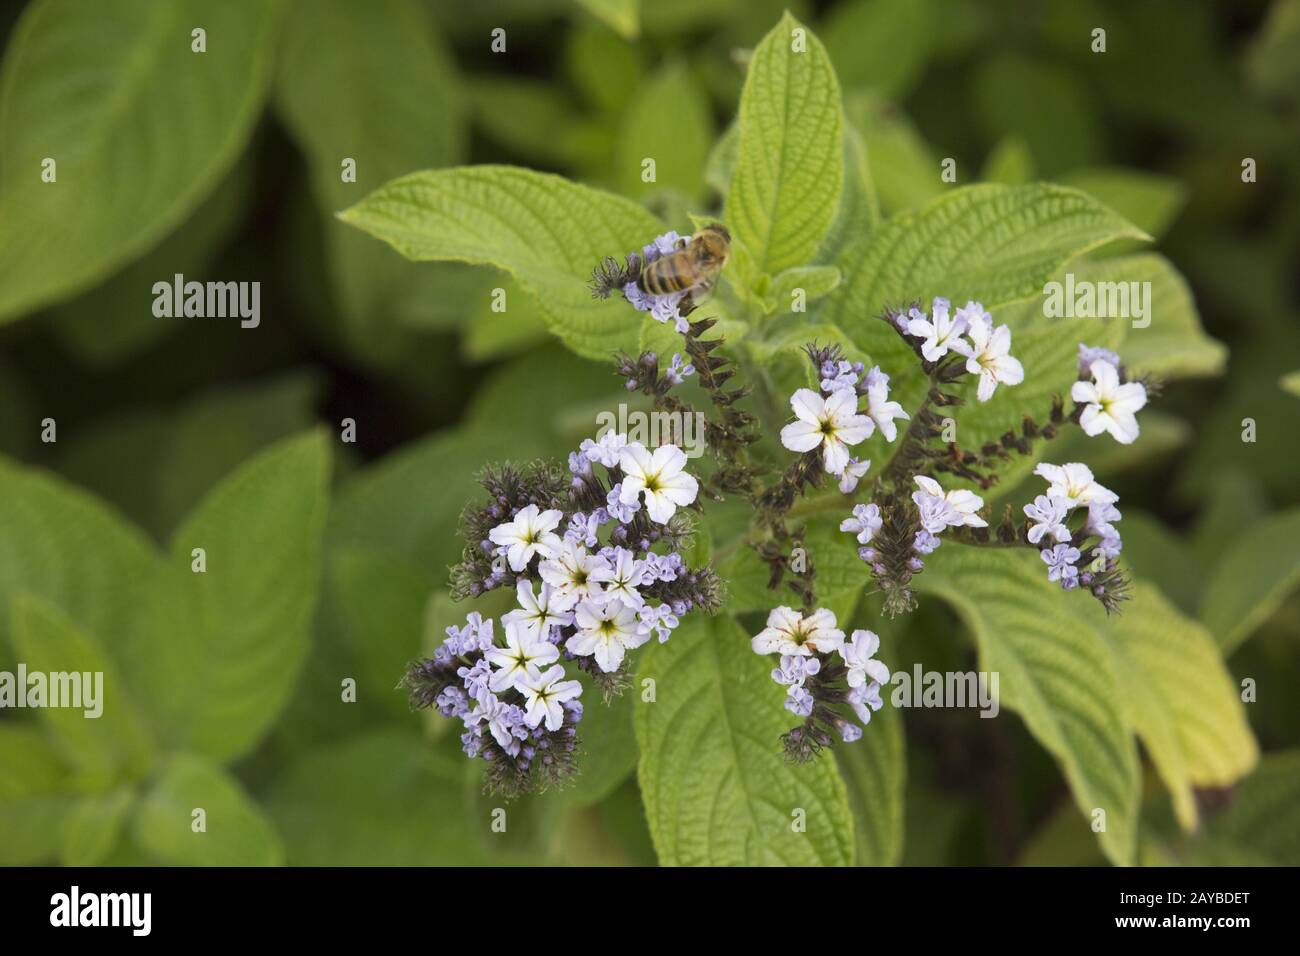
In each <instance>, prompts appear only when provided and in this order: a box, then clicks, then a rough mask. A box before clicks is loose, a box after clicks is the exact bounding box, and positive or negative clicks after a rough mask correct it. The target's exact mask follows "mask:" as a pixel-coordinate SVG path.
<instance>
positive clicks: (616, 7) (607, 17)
mask: <svg viewBox="0 0 1300 956" xmlns="http://www.w3.org/2000/svg"><path fill="white" fill-rule="evenodd" d="M578 3H579V4H580V5H581V6H583V7H585V8H586V9H587V10H588V11H589V12H590V13H591V14H592V15H594V16H595V17H597V18H598V19H600V20H602V21H603V22H604V23H606V24H607V25H608V26H610V27H611V28H613V29H614V30H617V31H618V32H619V33H620V34H621V35H623V36H625V37H627V38H628V39H633V38H635V37H636V35H637V34H638V33H640V32H641V0H578Z"/></svg>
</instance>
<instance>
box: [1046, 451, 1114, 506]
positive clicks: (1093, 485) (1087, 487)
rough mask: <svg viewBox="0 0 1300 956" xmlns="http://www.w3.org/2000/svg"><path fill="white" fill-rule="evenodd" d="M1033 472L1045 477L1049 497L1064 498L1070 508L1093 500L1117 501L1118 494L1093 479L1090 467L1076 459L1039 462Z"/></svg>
mask: <svg viewBox="0 0 1300 956" xmlns="http://www.w3.org/2000/svg"><path fill="white" fill-rule="evenodd" d="M1034 474H1035V475H1039V476H1041V477H1043V478H1046V479H1047V483H1048V487H1047V494H1048V496H1049V497H1051V496H1055V497H1057V498H1065V499H1067V500H1068V501H1069V504H1070V507H1071V508H1073V507H1075V506H1076V505H1088V504H1092V503H1093V502H1094V501H1105V502H1109V503H1112V504H1113V503H1114V502H1116V501H1119V495H1117V494H1115V492H1113V491H1111V490H1110V489H1109V488H1103V487H1102V486H1101V485H1099V484H1097V482H1096V481H1094V480H1093V477H1092V469H1091V468H1089V467H1088V466H1087V465H1084V464H1081V463H1079V462H1077V461H1072V462H1070V463H1068V464H1065V465H1049V464H1047V463H1046V462H1040V463H1039V465H1038V467H1036V468H1035V469H1034Z"/></svg>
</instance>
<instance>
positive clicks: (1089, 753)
mask: <svg viewBox="0 0 1300 956" xmlns="http://www.w3.org/2000/svg"><path fill="white" fill-rule="evenodd" d="M1042 568H1043V565H1042V562H1041V561H1040V560H1039V558H1038V555H1036V554H1033V553H1032V552H1020V551H990V550H980V549H977V548H972V547H965V546H962V545H958V544H951V543H950V544H946V545H944V546H943V548H941V549H940V550H939V551H937V552H935V554H934V555H932V556H931V557H930V558H928V559H927V560H926V569H925V571H924V572H923V573H922V574H920V575H918V576H917V577H916V578H915V583H916V586H917V588H918V590H920V591H922V592H924V593H929V594H934V595H936V596H938V597H941V598H943V599H944V600H945V601H947V602H948V603H949V604H951V605H952V606H953V608H954V609H955V610H956V611H957V613H958V614H959V615H960V616H961V618H962V620H963V621H965V623H966V624H967V626H968V627H969V628H970V630H971V633H972V634H973V636H974V638H975V642H976V645H977V646H978V648H979V662H980V670H982V671H987V672H990V673H992V672H996V673H997V674H998V675H999V688H998V691H999V694H1000V699H1001V703H1002V705H1003V706H1004V707H1006V708H1008V709H1010V710H1013V711H1015V712H1016V713H1018V714H1019V715H1020V716H1021V717H1022V718H1023V719H1024V721H1025V724H1026V726H1027V727H1028V728H1029V732H1030V733H1032V734H1033V735H1034V737H1036V738H1037V739H1038V741H1039V742H1040V743H1041V744H1042V745H1043V746H1044V747H1045V748H1047V750H1048V752H1050V753H1051V754H1052V756H1053V757H1055V758H1056V760H1057V762H1058V763H1059V764H1060V766H1061V772H1062V773H1063V774H1064V776H1065V779H1066V780H1067V781H1068V783H1069V785H1070V790H1071V791H1072V793H1073V795H1074V801H1075V803H1076V804H1077V805H1078V807H1079V809H1080V810H1081V811H1082V812H1083V814H1084V816H1085V817H1088V818H1089V819H1092V815H1093V811H1094V810H1096V809H1101V810H1104V811H1105V812H1106V829H1105V831H1104V832H1102V833H1099V834H1098V839H1099V841H1100V842H1101V846H1102V849H1103V850H1104V851H1105V852H1106V855H1107V857H1108V858H1109V859H1110V860H1111V861H1112V862H1114V863H1117V864H1129V863H1132V862H1133V860H1134V855H1135V852H1136V839H1137V814H1138V783H1139V779H1138V759H1137V748H1136V747H1135V746H1134V743H1133V738H1132V735H1131V734H1130V730H1129V724H1128V720H1127V717H1126V714H1125V711H1124V704H1123V702H1122V700H1121V693H1122V691H1123V689H1124V685H1123V684H1122V683H1121V680H1120V675H1118V674H1117V673H1116V666H1115V663H1114V660H1113V657H1112V653H1111V650H1110V648H1109V646H1108V644H1107V642H1106V640H1105V638H1104V637H1103V635H1102V634H1101V633H1100V632H1099V630H1098V628H1097V626H1096V624H1095V621H1094V620H1092V618H1091V617H1089V616H1088V615H1086V613H1083V606H1082V602H1090V601H1092V598H1091V597H1090V596H1088V595H1087V594H1083V593H1067V592H1064V591H1061V590H1060V589H1059V588H1054V587H1053V586H1051V585H1049V584H1048V583H1047V580H1046V574H1045V573H1044V572H1043V570H1042ZM1066 602H1069V604H1067V603H1066ZM1076 606H1077V607H1076ZM1097 608H1098V609H1099V608H1100V605H1097ZM1088 610H1094V609H1093V608H1088Z"/></svg>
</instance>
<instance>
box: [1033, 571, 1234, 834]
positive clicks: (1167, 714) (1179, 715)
mask: <svg viewBox="0 0 1300 956" xmlns="http://www.w3.org/2000/svg"><path fill="white" fill-rule="evenodd" d="M1026 563H1027V562H1026ZM1073 596H1074V595H1066V597H1073ZM1080 596H1082V595H1080ZM1088 610H1089V611H1094V609H1093V608H1088ZM1091 616H1093V617H1098V615H1096V614H1095V612H1094V613H1093V614H1092V615H1091ZM1097 630H1098V631H1099V632H1100V633H1101V634H1103V635H1104V636H1105V638H1106V640H1107V643H1109V645H1110V648H1111V651H1112V652H1113V654H1114V655H1115V672H1116V674H1118V675H1119V679H1120V686H1121V689H1122V690H1121V702H1122V705H1123V707H1124V708H1125V710H1126V711H1127V712H1128V714H1129V719H1130V721H1131V723H1132V725H1133V728H1134V729H1135V730H1136V731H1137V733H1138V736H1139V737H1141V738H1142V742H1143V744H1145V745H1146V748H1147V751H1148V753H1150V755H1151V760H1152V762H1153V763H1154V764H1155V765H1156V769H1157V770H1159V772H1160V776H1161V777H1162V778H1163V779H1164V781H1165V784H1166V785H1167V786H1168V787H1169V790H1170V793H1171V795H1172V796H1173V800H1174V811H1175V813H1176V814H1177V816H1178V820H1179V822H1180V823H1181V824H1182V825H1183V827H1184V828H1185V829H1188V830H1191V829H1193V828H1195V826H1196V823H1197V814H1196V800H1195V798H1194V796H1193V793H1192V788H1193V787H1199V788H1203V789H1204V788H1220V787H1227V786H1229V785H1231V784H1233V783H1235V782H1236V781H1237V780H1239V779H1240V778H1242V777H1244V776H1245V775H1246V774H1247V773H1249V772H1250V771H1251V770H1252V769H1253V768H1254V766H1255V761H1256V759H1257V758H1258V756H1259V751H1258V748H1257V747H1256V745H1255V738H1254V736H1253V735H1252V734H1251V732H1250V728H1249V726H1248V725H1247V723H1246V714H1245V710H1244V709H1243V708H1242V705H1241V698H1240V697H1239V692H1238V690H1237V688H1236V686H1235V684H1234V682H1233V679H1232V676H1231V675H1230V674H1229V673H1228V670H1227V668H1225V667H1224V665H1223V659H1222V658H1221V657H1220V656H1219V652H1218V649H1217V648H1216V647H1215V646H1214V640H1213V638H1212V637H1211V636H1210V634H1209V632H1207V631H1206V630H1205V629H1204V628H1201V627H1198V626H1197V625H1196V624H1195V622H1193V621H1192V620H1191V619H1189V618H1187V617H1185V616H1184V615H1183V614H1182V613H1180V612H1179V611H1178V609H1177V608H1175V607H1173V606H1172V605H1171V604H1169V603H1168V602H1167V601H1166V600H1165V598H1164V596H1163V595H1162V594H1161V593H1160V592H1159V591H1158V590H1156V589H1155V588H1154V587H1151V586H1149V585H1140V584H1139V585H1136V586H1135V587H1134V589H1133V599H1132V600H1131V601H1128V602H1127V603H1126V604H1125V605H1124V609H1123V613H1122V614H1120V615H1119V617H1118V618H1111V619H1109V620H1106V621H1101V620H1099V621H1098V624H1097Z"/></svg>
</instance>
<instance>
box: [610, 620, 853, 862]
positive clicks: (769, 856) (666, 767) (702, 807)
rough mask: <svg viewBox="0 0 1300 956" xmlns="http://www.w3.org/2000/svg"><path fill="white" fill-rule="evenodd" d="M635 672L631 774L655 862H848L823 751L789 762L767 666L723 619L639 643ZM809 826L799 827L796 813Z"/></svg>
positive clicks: (839, 800)
mask: <svg viewBox="0 0 1300 956" xmlns="http://www.w3.org/2000/svg"><path fill="white" fill-rule="evenodd" d="M643 654H644V656H643V657H642V659H641V664H640V667H639V670H638V675H637V676H638V679H639V680H641V681H643V680H645V679H646V678H653V679H654V680H655V686H656V694H657V700H656V701H655V702H653V703H638V704H637V711H636V735H637V740H638V742H639V743H640V746H641V762H640V765H639V770H638V779H639V781H640V784H641V793H642V797H643V798H644V800H645V808H646V817H647V819H648V820H649V823H650V833H651V835H652V837H653V838H654V845H655V850H656V852H657V853H658V856H659V862H660V863H662V864H666V865H676V866H680V865H687V866H690V865H706V866H726V865H751V866H753V865H770V864H790V865H804V866H812V865H847V864H849V863H851V862H852V861H853V822H852V819H851V817H850V815H849V808H848V803H847V798H846V796H845V790H844V784H843V782H842V781H841V780H840V777H839V774H838V773H837V772H836V769H835V765H834V763H833V761H832V760H831V759H830V758H829V757H823V758H822V759H820V760H816V761H814V762H812V763H810V764H806V765H803V766H792V765H790V764H788V763H786V761H785V758H784V756H783V754H782V746H781V740H780V737H781V734H782V733H783V732H785V731H786V730H788V729H789V727H790V726H791V724H792V722H791V721H790V720H787V719H786V717H788V714H787V713H786V711H785V710H784V709H783V708H782V707H781V690H780V688H779V687H777V685H775V684H773V683H772V682H771V680H770V679H769V676H768V672H769V671H770V670H771V661H770V660H769V659H767V658H762V657H759V656H758V655H756V654H754V653H753V652H752V651H751V650H750V648H749V639H748V638H747V637H746V636H745V634H744V632H743V631H742V630H741V629H740V626H739V625H738V624H736V622H735V621H734V620H732V619H730V618H721V619H717V620H712V621H699V620H693V621H690V622H688V623H685V624H683V625H682V627H680V628H679V629H678V630H677V631H676V633H674V634H673V637H672V640H670V641H669V642H668V643H667V644H662V645H660V644H652V645H649V646H648V647H647V648H645V650H644V652H643ZM800 809H801V810H803V811H804V812H805V813H806V823H807V829H806V831H805V832H795V829H794V827H793V824H794V823H795V821H796V819H797V818H796V817H795V815H794V813H795V811H796V810H800Z"/></svg>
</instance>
